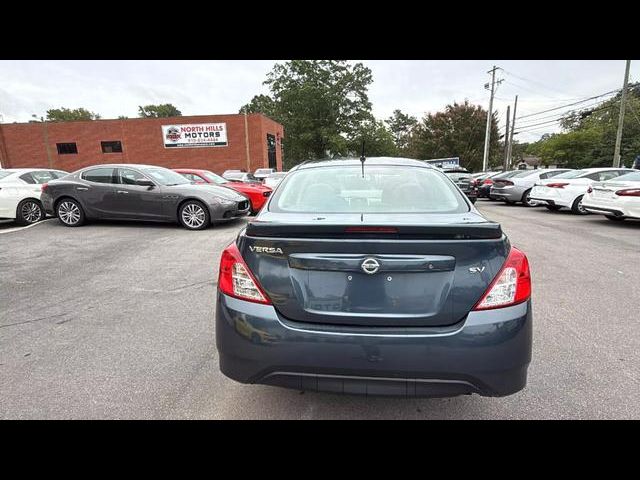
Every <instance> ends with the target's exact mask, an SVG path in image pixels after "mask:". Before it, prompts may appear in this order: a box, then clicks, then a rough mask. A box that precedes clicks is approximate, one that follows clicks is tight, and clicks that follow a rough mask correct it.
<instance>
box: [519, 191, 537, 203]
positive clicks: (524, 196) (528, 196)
mask: <svg viewBox="0 0 640 480" xmlns="http://www.w3.org/2000/svg"><path fill="white" fill-rule="evenodd" d="M522 204H523V205H524V206H525V207H535V206H536V201H535V200H531V189H529V190H527V191H526V192H524V193H523V194H522Z"/></svg>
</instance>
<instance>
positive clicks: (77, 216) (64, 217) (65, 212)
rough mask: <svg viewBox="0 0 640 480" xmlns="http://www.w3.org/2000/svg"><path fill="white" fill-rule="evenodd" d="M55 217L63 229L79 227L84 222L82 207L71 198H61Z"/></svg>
mask: <svg viewBox="0 0 640 480" xmlns="http://www.w3.org/2000/svg"><path fill="white" fill-rule="evenodd" d="M56 216H57V217H58V220H60V223H62V224H63V225H64V226H65V227H79V226H80V225H82V224H84V221H85V215H84V210H83V209H82V205H80V203H78V201H77V200H74V199H73V198H63V199H62V200H60V201H59V202H58V205H56Z"/></svg>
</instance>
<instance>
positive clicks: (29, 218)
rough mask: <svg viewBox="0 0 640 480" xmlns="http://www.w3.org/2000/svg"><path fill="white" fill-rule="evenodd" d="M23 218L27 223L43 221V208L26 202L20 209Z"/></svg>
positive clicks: (34, 203)
mask: <svg viewBox="0 0 640 480" xmlns="http://www.w3.org/2000/svg"><path fill="white" fill-rule="evenodd" d="M20 214H21V215H22V218H23V219H24V221H25V222H27V223H36V222H39V221H40V220H41V219H42V208H40V205H38V204H37V203H36V202H25V203H24V204H23V205H22V208H21V209H20Z"/></svg>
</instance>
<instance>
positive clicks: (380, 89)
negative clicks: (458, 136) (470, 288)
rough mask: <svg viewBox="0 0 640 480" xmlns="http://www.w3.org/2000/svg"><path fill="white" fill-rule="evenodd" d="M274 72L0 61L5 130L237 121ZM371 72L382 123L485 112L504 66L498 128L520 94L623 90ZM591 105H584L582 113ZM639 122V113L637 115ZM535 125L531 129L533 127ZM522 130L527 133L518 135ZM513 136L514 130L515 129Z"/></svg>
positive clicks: (562, 72) (561, 64) (221, 65)
mask: <svg viewBox="0 0 640 480" xmlns="http://www.w3.org/2000/svg"><path fill="white" fill-rule="evenodd" d="M274 63H276V62H275V61H268V60H259V61H255V60H237V61H232V60H220V61H218V60H215V61H191V60H185V61H136V60H127V61H105V60H100V61H84V60H82V61H81V60H73V61H54V60H38V61H17V60H5V61H0V115H1V116H2V118H1V121H2V122H5V123H8V122H14V121H17V122H26V121H28V120H30V119H31V115H32V114H36V115H38V116H45V112H46V110H48V109H50V108H59V107H68V108H77V107H84V108H87V109H89V110H91V111H93V112H96V113H99V114H100V115H101V116H102V118H116V117H117V116H119V115H126V116H129V117H135V116H137V110H138V105H147V104H151V103H172V104H174V105H175V106H177V107H178V109H180V110H181V111H182V113H183V115H201V114H222V113H237V112H238V109H239V108H240V107H241V106H242V105H244V104H245V103H247V102H248V101H250V100H251V98H252V97H253V96H254V95H256V94H258V93H268V91H267V89H266V88H265V87H264V86H263V85H262V82H263V80H264V79H265V77H266V74H267V72H269V71H270V70H271V67H272V66H273V65H274ZM363 63H364V64H365V65H367V66H368V67H369V68H371V70H372V71H373V85H372V86H371V88H370V90H369V96H370V100H371V102H372V104H373V113H374V114H375V116H376V117H378V118H380V119H384V118H387V117H388V116H389V115H390V114H391V113H392V112H393V110H394V109H396V108H399V109H401V110H403V111H404V112H407V113H410V114H412V115H415V116H418V117H422V116H423V115H424V114H425V112H436V111H439V110H442V109H443V108H444V107H445V106H446V105H447V104H448V103H452V102H454V101H458V102H462V101H464V99H465V98H466V99H468V100H469V101H471V102H472V103H477V104H480V105H482V106H483V107H484V108H488V104H489V92H488V90H485V88H484V85H485V83H487V82H489V81H490V75H489V74H487V70H489V69H490V68H491V67H492V66H493V65H497V66H499V67H501V68H502V69H503V70H501V71H498V75H497V77H498V78H503V79H504V80H505V81H504V82H503V83H502V84H500V85H499V87H498V89H497V93H496V100H495V103H494V108H495V109H496V110H497V111H498V115H499V118H500V127H501V129H503V128H504V118H505V116H506V107H507V104H509V103H513V99H514V96H515V95H518V96H519V98H518V112H517V113H518V116H520V115H527V114H531V113H536V112H540V111H542V110H547V109H550V108H554V107H558V106H562V105H566V104H567V103H572V102H575V101H577V100H582V99H584V98H586V97H589V96H595V95H599V94H602V93H605V92H608V91H610V90H614V89H618V88H621V86H622V80H623V76H624V60H604V61H602V60H598V61H586V60H579V61H577V60H576V61H565V60H495V61H494V60H469V61H460V60H455V61H443V60H428V61H422V60H420V61H418V60H403V61H395V60H393V61H389V60H375V61H374V60H364V61H363ZM630 80H631V81H638V80H640V62H637V61H632V62H631V74H630ZM592 103H595V100H594V101H593V102H586V103H584V104H582V105H584V106H588V105H591V104H592ZM565 110H567V108H565V109H561V110H557V111H553V112H550V113H547V114H544V115H540V116H539V117H533V119H532V118H531V117H530V118H528V119H522V120H521V122H520V123H521V124H522V125H528V126H527V127H526V128H527V130H528V132H523V133H522V134H521V135H519V138H520V141H533V140H537V139H538V138H539V136H540V135H542V134H543V133H547V132H549V133H550V132H554V131H558V128H557V126H555V124H550V125H549V124H547V125H542V126H538V127H536V126H535V125H534V124H535V123H536V122H535V120H534V119H536V118H542V117H545V118H543V119H542V120H540V122H544V121H547V120H554V116H555V115H556V113H558V114H561V113H562V112H563V111H565ZM638 115H640V112H638ZM532 125H533V126H532ZM523 128H524V127H523ZM516 130H517V128H516Z"/></svg>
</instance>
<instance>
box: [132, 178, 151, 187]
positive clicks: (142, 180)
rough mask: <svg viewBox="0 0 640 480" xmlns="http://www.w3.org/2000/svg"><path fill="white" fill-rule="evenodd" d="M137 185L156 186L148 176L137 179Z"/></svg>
mask: <svg viewBox="0 0 640 480" xmlns="http://www.w3.org/2000/svg"><path fill="white" fill-rule="evenodd" d="M136 185H140V186H141V187H154V186H155V184H154V183H153V182H152V181H151V180H149V179H148V178H139V179H138V180H136Z"/></svg>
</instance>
